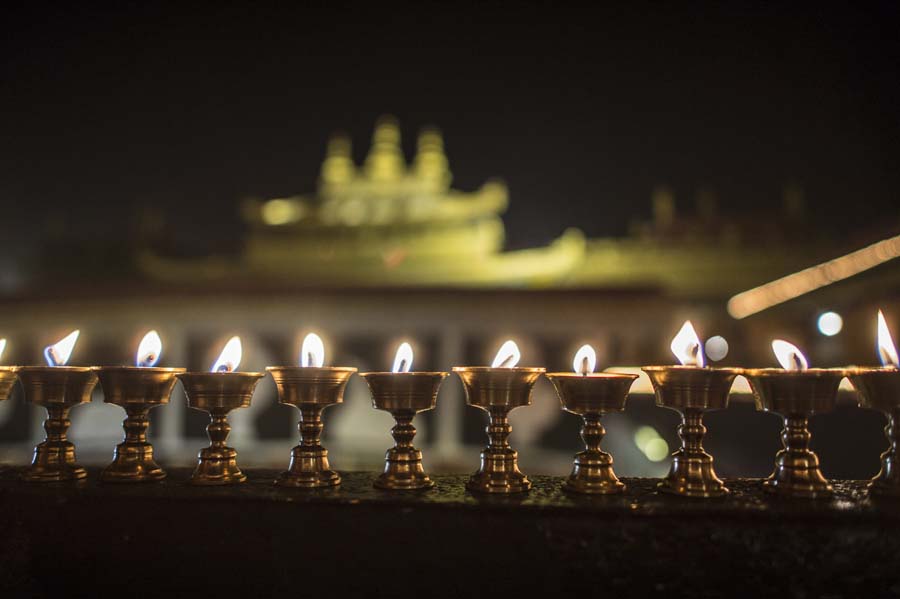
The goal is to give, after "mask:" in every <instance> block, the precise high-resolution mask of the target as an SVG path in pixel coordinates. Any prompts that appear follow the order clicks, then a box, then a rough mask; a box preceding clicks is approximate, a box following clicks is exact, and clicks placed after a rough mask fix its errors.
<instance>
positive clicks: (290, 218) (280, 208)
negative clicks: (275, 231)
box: [260, 198, 303, 226]
mask: <svg viewBox="0 0 900 599" xmlns="http://www.w3.org/2000/svg"><path fill="white" fill-rule="evenodd" d="M260 215H261V216H262V220H263V222H264V223H266V224H267V225H275V226H277V225H287V224H289V223H294V222H297V221H298V220H300V218H301V217H302V216H303V205H302V204H300V203H299V202H297V201H296V200H293V199H291V198H276V199H274V200H269V201H267V202H266V203H265V204H263V205H262V208H261V209H260Z"/></svg>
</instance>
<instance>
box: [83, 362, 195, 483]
mask: <svg viewBox="0 0 900 599" xmlns="http://www.w3.org/2000/svg"><path fill="white" fill-rule="evenodd" d="M93 370H94V372H95V373H96V374H97V378H98V379H99V380H100V386H101V387H103V401H104V402H106V403H109V404H115V405H117V406H121V407H122V408H123V409H124V410H125V414H126V417H125V420H124V421H123V422H122V428H123V429H125V439H124V440H123V441H122V442H121V443H119V444H118V445H116V450H115V454H114V457H113V461H112V463H111V464H110V465H109V466H107V467H106V468H105V469H104V470H103V472H102V473H101V474H100V480H102V481H104V482H149V481H154V480H162V479H164V478H165V477H166V473H165V471H164V470H163V469H162V468H160V467H159V465H158V464H157V463H156V462H155V461H154V459H153V446H152V445H151V444H150V443H149V442H148V441H147V427H148V426H150V419H149V416H148V415H149V413H150V410H151V409H153V408H155V407H156V406H159V405H163V404H167V403H169V396H170V395H171V394H172V389H173V388H174V387H175V381H176V378H175V375H176V374H181V373H183V372H184V368H143V367H142V368H138V367H136V366H102V367H97V368H94V369H93Z"/></svg>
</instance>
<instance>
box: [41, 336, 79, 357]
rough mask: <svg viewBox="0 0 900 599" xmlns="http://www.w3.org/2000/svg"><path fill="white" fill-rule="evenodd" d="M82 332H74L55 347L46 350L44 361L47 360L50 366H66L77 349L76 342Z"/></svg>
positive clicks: (55, 344) (50, 346)
mask: <svg viewBox="0 0 900 599" xmlns="http://www.w3.org/2000/svg"><path fill="white" fill-rule="evenodd" d="M80 332H81V331H79V330H77V329H76V330H74V331H72V332H71V333H69V334H68V335H66V336H65V337H63V338H62V339H60V340H59V341H57V342H56V343H54V344H53V345H48V346H47V347H45V348H44V359H45V360H47V365H48V366H65V365H66V362H68V361H69V356H71V355H72V350H73V349H74V348H75V342H76V341H78V334H79V333H80Z"/></svg>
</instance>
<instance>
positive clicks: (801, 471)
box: [763, 450, 834, 499]
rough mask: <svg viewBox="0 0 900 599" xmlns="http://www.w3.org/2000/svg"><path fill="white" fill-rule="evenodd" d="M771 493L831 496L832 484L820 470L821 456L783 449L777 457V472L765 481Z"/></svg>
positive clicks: (794, 495)
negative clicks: (789, 451) (790, 452)
mask: <svg viewBox="0 0 900 599" xmlns="http://www.w3.org/2000/svg"><path fill="white" fill-rule="evenodd" d="M763 488H764V489H765V490H766V491H768V492H769V493H774V494H776V495H783V496H786V497H800V498H806V499H819V498H826V497H831V496H832V494H833V493H834V490H833V489H832V487H831V485H830V484H828V481H827V480H826V479H825V477H824V476H823V475H822V471H821V470H819V458H818V457H817V456H816V454H815V453H813V452H812V451H806V452H805V454H804V455H800V454H798V453H796V452H794V453H792V454H788V452H787V451H786V450H781V451H779V452H778V454H777V456H776V457H775V472H773V473H772V474H771V476H769V478H767V479H766V480H764V481H763Z"/></svg>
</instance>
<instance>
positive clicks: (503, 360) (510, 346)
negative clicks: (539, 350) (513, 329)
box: [491, 339, 522, 368]
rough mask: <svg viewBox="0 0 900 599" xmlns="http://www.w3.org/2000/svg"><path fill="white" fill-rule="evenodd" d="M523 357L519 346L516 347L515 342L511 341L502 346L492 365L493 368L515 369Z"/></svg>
mask: <svg viewBox="0 0 900 599" xmlns="http://www.w3.org/2000/svg"><path fill="white" fill-rule="evenodd" d="M521 357H522V354H521V353H519V346H518V345H516V342H515V341H513V340H512V339H509V340H507V341H504V342H503V345H501V346H500V349H499V350H498V351H497V355H496V357H495V358H494V361H493V362H492V363H491V368H515V366H516V364H518V363H519V359H521Z"/></svg>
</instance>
